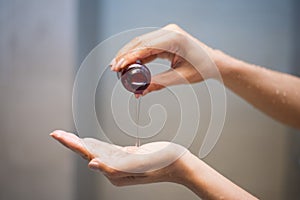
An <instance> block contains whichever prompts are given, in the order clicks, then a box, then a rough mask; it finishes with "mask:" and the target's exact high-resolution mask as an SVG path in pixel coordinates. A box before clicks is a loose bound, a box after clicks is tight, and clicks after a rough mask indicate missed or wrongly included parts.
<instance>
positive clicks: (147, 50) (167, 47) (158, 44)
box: [112, 30, 180, 71]
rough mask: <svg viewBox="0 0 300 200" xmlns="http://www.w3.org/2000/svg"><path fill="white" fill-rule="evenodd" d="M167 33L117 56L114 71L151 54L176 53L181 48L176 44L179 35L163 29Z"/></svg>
mask: <svg viewBox="0 0 300 200" xmlns="http://www.w3.org/2000/svg"><path fill="white" fill-rule="evenodd" d="M162 32H165V34H162V36H160V37H156V38H153V39H152V40H150V41H145V44H144V45H140V46H137V47H135V48H133V49H131V50H130V51H128V52H126V54H124V55H121V56H119V57H117V58H116V60H117V62H116V64H115V65H114V66H113V67H112V69H113V70H114V71H120V70H121V69H123V68H125V67H127V66H128V65H129V64H131V63H134V62H135V61H136V60H143V59H145V58H147V57H149V56H153V55H156V54H160V53H162V52H169V53H176V52H179V51H180V48H178V46H177V45H176V43H177V41H176V38H177V36H178V35H179V34H178V33H177V34H175V33H174V32H171V31H166V30H162ZM168 33H174V34H168Z"/></svg>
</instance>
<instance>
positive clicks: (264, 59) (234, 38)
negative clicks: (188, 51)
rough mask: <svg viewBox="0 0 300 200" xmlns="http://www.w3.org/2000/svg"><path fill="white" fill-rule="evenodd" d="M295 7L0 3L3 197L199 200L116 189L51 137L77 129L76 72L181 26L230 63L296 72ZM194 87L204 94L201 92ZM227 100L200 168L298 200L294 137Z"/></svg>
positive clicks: (183, 193) (233, 2) (160, 189)
mask: <svg viewBox="0 0 300 200" xmlns="http://www.w3.org/2000/svg"><path fill="white" fill-rule="evenodd" d="M297 8H299V3H297V2H296V1H293V0H287V1H280V0H275V1H274V0H268V1H263V2H262V1H259V0H254V1H238V0H228V1H222V2H220V1H196V0H190V1H179V0H178V1H177V0H174V1H164V0H161V1H137V0H131V1H117V0H102V1H95V0H91V1H75V0H74V1H72V0H64V1H58V0H55V1H37V0H36V1H34V0H29V1H20V0H19V1H18V0H1V1H0V92H1V93H0V94H1V95H0V134H1V139H0V150H1V151H0V159H1V164H0V177H1V179H0V180H1V181H0V199H66V200H68V199H101V200H109V199H140V198H143V199H145V200H148V199H173V200H175V199H197V197H196V196H195V195H194V194H193V193H191V192H190V191H188V190H187V189H185V188H184V187H182V186H179V185H175V184H170V183H160V184H152V185H144V186H134V187H125V188H116V187H114V186H112V185H111V184H110V183H109V182H108V181H107V180H106V179H104V178H103V177H102V176H101V175H99V174H96V173H94V172H90V171H89V170H88V169H87V168H86V162H84V161H83V160H81V159H79V158H77V157H76V156H74V154H73V153H71V152H69V151H68V150H67V149H65V148H63V147H62V146H60V145H59V144H57V143H56V142H55V141H53V140H52V139H51V138H50V137H49V136H48V134H49V133H50V132H51V131H52V130H54V129H66V130H71V131H72V130H74V125H73V122H72V113H71V93H72V84H73V80H74V76H75V73H76V70H77V69H78V66H79V65H80V63H81V61H82V60H83V58H84V57H85V56H86V55H87V53H88V52H89V51H90V50H91V49H92V48H93V47H94V46H95V45H96V44H98V42H100V41H101V40H103V39H106V38H107V37H109V36H111V35H112V34H116V33H118V32H120V31H124V30H127V29H132V28H137V27H144V26H163V25H166V24H168V23H177V24H179V25H180V26H182V28H184V29H185V30H187V31H188V32H190V33H191V34H193V35H194V36H195V37H197V38H199V39H200V40H202V41H203V42H205V43H207V44H208V45H210V46H212V47H214V48H219V49H221V50H224V51H225V52H227V53H229V54H231V55H233V56H235V57H238V58H240V59H243V60H246V61H249V62H252V63H255V64H259V65H263V66H266V67H268V68H271V69H276V70H279V71H283V72H289V73H297V72H298V73H299V68H296V66H299V64H300V63H299V59H298V57H299V56H298V55H299V39H298V35H299V14H297V12H296V11H297ZM195 87H197V88H200V89H199V93H198V94H199V96H201V95H203V94H205V91H204V89H203V90H202V89H201V88H202V86H201V84H200V85H198V86H195ZM227 94H228V112H227V118H226V122H225V127H224V130H223V133H222V135H221V138H220V140H219V142H218V143H217V145H216V147H215V148H214V150H213V151H212V152H211V153H210V154H209V156H208V157H206V158H205V159H204V160H205V161H206V162H207V163H208V164H210V165H211V166H212V167H214V168H215V169H217V170H218V171H219V172H221V173H222V174H223V175H225V176H226V177H228V178H229V179H231V180H233V181H234V182H235V183H237V184H238V185H240V186H242V187H244V188H245V189H246V190H248V191H249V192H251V193H253V194H254V195H257V196H258V197H260V198H261V199H298V198H299V197H300V194H299V191H297V190H298V186H299V184H300V181H299V179H300V178H299V177H300V175H299V166H298V159H299V142H297V141H299V137H298V138H297V135H296V134H297V133H296V131H294V130H292V129H290V128H288V127H286V126H284V125H282V124H280V123H277V122H275V121H274V120H272V119H270V118H269V117H267V116H265V115H264V114H262V113H260V112H259V111H257V110H255V109H254V108H253V107H252V106H250V105H249V104H247V103H246V102H245V101H243V100H242V99H240V98H239V97H238V96H236V95H235V94H232V93H231V92H230V91H227ZM165 100H166V99H164V101H165ZM202 100H203V103H204V104H205V102H207V99H206V98H205V97H202ZM205 112H206V110H204V111H203V113H201V114H202V115H204V116H205ZM202 120H203V121H202V123H203V124H205V122H207V121H208V119H207V118H205V117H204V118H203V119H202ZM204 129H205V128H202V127H200V130H199V138H197V140H195V142H194V144H193V145H192V147H191V151H192V152H194V153H197V152H198V149H199V147H200V145H201V141H202V137H203V136H202V135H201V133H202V132H203V130H204ZM298 135H299V133H298Z"/></svg>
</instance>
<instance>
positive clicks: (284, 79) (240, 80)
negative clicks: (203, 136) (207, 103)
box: [112, 24, 300, 129]
mask: <svg viewBox="0 0 300 200" xmlns="http://www.w3.org/2000/svg"><path fill="white" fill-rule="evenodd" d="M141 41H143V42H141ZM144 44H148V46H144ZM149 44H151V45H149ZM157 57H159V58H166V59H168V60H170V62H171V69H170V70H168V71H166V72H163V73H161V74H158V75H156V76H154V77H153V81H152V83H151V84H150V86H149V87H148V88H147V89H146V90H145V91H144V93H143V95H145V94H147V93H149V92H152V91H155V90H160V89H162V88H163V87H167V86H170V85H176V84H184V83H195V82H200V81H203V80H204V79H208V78H215V77H214V76H215V75H216V73H218V72H217V71H219V72H220V74H221V76H222V79H223V82H224V84H225V85H226V86H227V87H228V88H229V89H231V90H232V91H233V92H235V93H236V94H237V95H239V96H241V97H242V98H244V99H245V100H246V101H248V102H249V103H250V104H252V105H253V106H255V107H256V108H258V109H259V110H261V111H262V112H264V113H266V114H268V115H270V116H271V117H273V118H274V119H276V120H279V121H281V122H283V123H285V124H288V125H291V126H293V127H295V128H298V129H299V128H300V98H299V97H300V79H299V78H298V77H295V76H292V75H288V74H284V73H280V72H275V71H272V70H268V69H265V68H262V67H258V66H255V65H251V64H248V63H245V62H242V61H240V60H237V59H235V58H233V57H230V56H229V55H226V54H225V53H223V52H221V51H219V50H215V49H212V48H210V47H208V46H206V45H205V44H203V43H202V42H200V41H199V40H198V39H196V38H194V37H193V36H191V35H189V34H188V33H187V32H185V31H184V30H182V29H181V28H180V27H178V26H176V25H174V24H173V25H168V26H166V27H164V28H163V29H161V30H158V31H156V32H152V33H149V34H147V35H143V36H140V37H139V38H138V39H137V40H133V41H132V42H130V43H129V44H127V46H125V47H124V48H123V49H122V50H121V51H120V52H119V53H118V55H117V56H116V59H115V61H116V62H115V63H113V64H112V70H115V71H119V70H120V69H122V68H126V66H127V65H128V64H129V63H132V62H134V61H136V60H138V59H140V60H142V61H143V62H145V63H147V62H150V61H152V60H153V59H155V58H157ZM209 58H211V60H210V59H209ZM215 68H216V69H215ZM183 79H185V81H182V80H183Z"/></svg>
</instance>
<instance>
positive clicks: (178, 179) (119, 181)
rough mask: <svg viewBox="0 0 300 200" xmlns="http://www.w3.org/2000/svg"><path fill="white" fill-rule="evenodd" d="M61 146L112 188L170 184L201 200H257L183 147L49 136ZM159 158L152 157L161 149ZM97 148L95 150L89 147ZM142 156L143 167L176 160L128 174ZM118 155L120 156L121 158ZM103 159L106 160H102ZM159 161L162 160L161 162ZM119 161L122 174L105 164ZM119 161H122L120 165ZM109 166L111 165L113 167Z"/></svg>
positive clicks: (71, 135) (52, 134)
mask: <svg viewBox="0 0 300 200" xmlns="http://www.w3.org/2000/svg"><path fill="white" fill-rule="evenodd" d="M50 135H51V136H52V137H53V138H54V139H56V140H57V141H59V142H60V143H61V144H63V145H64V146H66V147H67V148H69V149H71V150H72V151H74V152H76V153H77V154H79V155H80V156H82V157H83V158H84V159H86V160H88V161H89V164H88V166H89V167H90V168H91V169H93V170H96V171H99V172H101V173H103V175H105V176H106V177H107V178H108V180H109V181H110V182H111V183H112V184H113V185H115V186H127V185H137V184H147V183H157V182H173V183H178V184H182V185H185V186H186V187H188V188H189V189H190V190H192V191H193V192H195V193H196V194H197V195H198V196H199V197H201V198H202V199H256V198H255V197H253V196H252V195H251V194H249V193H247V192H246V191H245V190H243V189H241V188H239V187H238V186H236V185H235V184H234V183H232V182H231V181H229V180H228V179H226V178H225V177H223V176H222V175H221V174H219V173H218V172H216V171H215V170H214V169H212V168H211V167H209V166H208V165H207V164H205V163H204V162H203V161H202V160H200V159H198V158H197V157H196V156H194V155H193V154H192V153H190V152H189V151H188V150H187V149H185V148H184V147H182V146H180V145H177V144H172V143H169V142H154V143H148V144H146V145H142V146H140V147H138V148H137V147H120V146H116V145H112V144H108V143H105V142H101V141H99V140H95V139H92V138H85V139H81V138H79V137H77V136H76V135H75V134H72V133H67V132H64V131H60V130H58V131H54V132H53V133H51V134H50ZM166 144H167V145H171V148H166V149H163V150H162V151H160V152H159V156H151V153H146V154H145V153H144V152H145V151H146V152H149V150H151V152H155V151H157V150H158V149H161V148H162V147H163V148H164V147H165V145H166ZM93 146H94V147H97V149H96V151H95V150H89V149H92V148H91V147H93ZM141 153H142V155H143V161H142V164H143V165H144V166H149V165H152V166H153V163H154V164H156V163H158V164H159V163H161V162H162V161H163V160H164V159H165V158H166V157H168V158H170V157H171V158H175V161H174V162H172V163H171V164H170V165H168V166H165V167H163V168H159V169H156V170H152V168H147V169H146V170H143V172H139V173H137V172H128V171H129V170H128V167H129V168H130V170H131V171H133V170H134V169H135V168H137V167H139V166H140V165H141V161H139V160H140V159H139V158H140V157H139V155H140V154H141ZM120 155H121V156H120ZM104 158H105V159H104ZM161 159H162V160H161ZM109 160H110V161H113V162H114V161H116V160H118V161H119V162H121V163H122V164H123V165H124V166H127V167H126V170H125V171H124V169H125V168H122V170H119V169H115V168H113V167H112V166H111V165H110V164H111V163H109V162H108V161H109ZM120 160H121V161H120ZM113 162H112V163H113Z"/></svg>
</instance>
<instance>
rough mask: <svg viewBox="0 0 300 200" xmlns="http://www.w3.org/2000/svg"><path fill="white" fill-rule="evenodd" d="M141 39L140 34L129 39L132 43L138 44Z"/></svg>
mask: <svg viewBox="0 0 300 200" xmlns="http://www.w3.org/2000/svg"><path fill="white" fill-rule="evenodd" d="M141 41H142V39H141V37H140V36H137V37H135V38H133V40H132V41H131V42H132V43H135V44H139V43H141Z"/></svg>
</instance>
